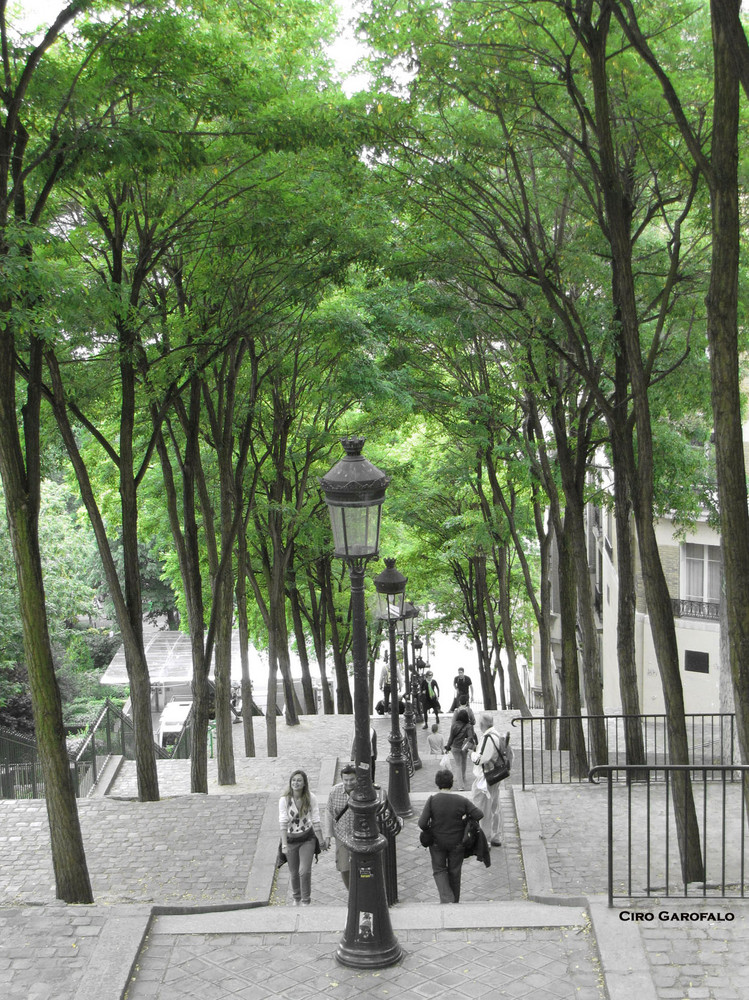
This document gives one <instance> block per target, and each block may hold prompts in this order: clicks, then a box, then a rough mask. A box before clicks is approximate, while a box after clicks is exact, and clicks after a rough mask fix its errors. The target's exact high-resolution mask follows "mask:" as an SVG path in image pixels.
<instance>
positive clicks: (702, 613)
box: [671, 598, 720, 622]
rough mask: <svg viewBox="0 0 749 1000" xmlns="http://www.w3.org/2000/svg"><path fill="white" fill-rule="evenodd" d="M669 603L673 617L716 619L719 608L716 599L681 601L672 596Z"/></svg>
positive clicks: (715, 620)
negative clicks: (671, 606)
mask: <svg viewBox="0 0 749 1000" xmlns="http://www.w3.org/2000/svg"><path fill="white" fill-rule="evenodd" d="M671 604H672V605H673V609H674V617H675V618H702V619H704V620H706V621H712V622H717V621H718V617H719V609H720V604H719V603H718V601H693V600H689V601H682V600H678V599H673V598H672V600H671Z"/></svg>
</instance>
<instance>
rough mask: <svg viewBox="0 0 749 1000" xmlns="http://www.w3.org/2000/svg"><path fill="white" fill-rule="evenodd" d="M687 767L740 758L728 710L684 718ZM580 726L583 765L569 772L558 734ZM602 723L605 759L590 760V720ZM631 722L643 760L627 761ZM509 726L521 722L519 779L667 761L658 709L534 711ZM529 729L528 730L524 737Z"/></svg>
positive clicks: (568, 776)
mask: <svg viewBox="0 0 749 1000" xmlns="http://www.w3.org/2000/svg"><path fill="white" fill-rule="evenodd" d="M685 722H686V728H687V739H688V743H689V750H690V758H691V759H690V761H689V763H690V764H691V765H695V766H702V765H711V766H717V765H723V764H726V765H732V764H734V763H735V762H736V761H738V759H739V750H738V742H737V733H736V716H735V714H734V713H732V712H703V713H690V714H689V715H686V716H685ZM572 723H574V724H580V725H582V727H583V733H584V737H585V745H586V750H585V753H586V762H587V767H586V768H585V769H584V770H581V771H580V772H579V773H573V770H572V768H571V767H570V761H569V750H568V749H563V748H562V747H560V745H559V744H560V739H559V733H560V730H561V729H563V728H564V726H565V724H567V725H570V724H572ZM593 723H602V724H603V726H604V728H605V735H606V745H607V749H608V755H609V760H608V761H597V760H594V759H593V753H592V750H591V746H590V744H591V741H590V738H589V737H590V729H591V724H593ZM633 723H634V724H636V725H638V726H639V729H640V733H641V735H642V741H643V749H644V752H645V760H644V761H637V760H629V759H627V742H626V732H627V728H628V727H629V726H630V725H632V724H633ZM512 725H513V726H515V727H517V726H518V725H519V726H520V758H521V780H522V786H523V788H525V787H526V785H527V784H532V785H535V784H559V783H573V782H578V783H580V782H585V781H587V779H588V769H589V768H590V767H594V766H596V765H598V764H602V763H608V762H611V763H614V764H631V765H633V766H636V765H640V766H645V765H648V764H650V765H657V764H668V763H669V759H668V758H669V753H670V748H669V739H668V727H667V716H666V715H665V714H662V713H651V714H640V715H564V716H549V715H542V716H541V715H534V716H516V717H515V718H513V719H512ZM547 727H549V728H550V729H551V731H552V733H553V734H554V739H553V740H552V746H551V747H546V746H545V742H546V741H545V735H546V731H547ZM528 730H530V733H529V735H528Z"/></svg>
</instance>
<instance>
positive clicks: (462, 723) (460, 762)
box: [445, 708, 476, 792]
mask: <svg viewBox="0 0 749 1000" xmlns="http://www.w3.org/2000/svg"><path fill="white" fill-rule="evenodd" d="M475 749H476V733H475V732H474V729H473V726H472V725H471V721H470V719H469V718H468V712H467V711H466V710H465V708H459V709H458V711H457V712H456V713H455V716H454V718H453V722H452V725H451V726H450V735H449V736H448V737H447V745H446V746H445V750H446V751H450V750H452V754H453V757H454V758H455V765H456V768H455V773H456V774H458V775H460V790H461V792H464V791H465V787H466V781H467V778H466V767H467V764H468V753H469V751H471V750H475Z"/></svg>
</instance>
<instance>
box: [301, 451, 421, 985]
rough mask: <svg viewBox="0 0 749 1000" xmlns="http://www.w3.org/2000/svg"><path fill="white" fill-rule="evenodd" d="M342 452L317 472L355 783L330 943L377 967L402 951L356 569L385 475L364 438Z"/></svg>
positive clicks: (365, 557) (341, 955)
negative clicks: (344, 661)
mask: <svg viewBox="0 0 749 1000" xmlns="http://www.w3.org/2000/svg"><path fill="white" fill-rule="evenodd" d="M341 444H342V445H343V450H344V451H345V452H346V454H345V455H344V457H343V458H342V459H341V460H340V462H338V463H337V464H336V465H334V466H333V468H332V469H331V470H330V472H328V473H327V475H325V476H323V477H322V479H321V480H320V488H321V489H322V491H323V495H324V498H325V503H326V504H327V506H328V512H329V514H330V524H331V527H332V529H333V541H334V544H335V549H334V554H335V556H336V557H337V558H339V559H342V560H343V561H344V562H345V563H346V565H347V566H348V571H349V578H350V580H351V617H352V657H353V664H354V731H355V743H356V787H355V788H354V790H353V791H352V792H351V795H350V796H349V808H350V809H351V814H352V826H353V832H352V839H351V841H350V843H347V844H346V846H347V847H348V848H349V850H350V852H351V875H350V880H349V897H348V915H347V918H346V930H345V931H344V934H343V938H342V939H341V943H340V944H339V945H338V949H337V951H336V958H337V959H338V961H339V962H340V963H341V965H346V966H350V967H353V968H356V969H383V968H386V967H387V966H389V965H394V964H395V963H396V962H397V961H399V960H400V958H401V956H402V949H401V946H400V945H399V944H398V941H397V939H396V937H395V935H394V934H393V928H392V925H391V923H390V911H389V910H388V906H387V896H386V891H385V874H384V871H383V866H382V855H383V851H384V850H385V847H386V845H387V840H386V838H385V837H384V836H383V835H382V834H381V833H380V831H379V828H378V824H377V807H378V800H377V793H376V792H375V789H374V785H373V784H372V777H371V773H370V759H371V756H372V745H371V741H370V736H369V731H370V718H369V691H368V685H367V633H366V620H365V609H364V571H365V567H366V565H367V563H368V562H369V560H370V559H374V558H376V556H377V554H378V550H379V545H380V514H381V511H382V504H383V501H384V499H385V490H386V489H387V485H388V483H389V482H390V479H389V478H388V476H386V475H385V473H384V472H381V471H380V469H378V468H376V467H375V466H374V465H372V463H371V462H368V461H367V459H365V458H364V457H363V455H362V453H361V452H362V447H363V445H364V438H344V439H343V440H342V441H341Z"/></svg>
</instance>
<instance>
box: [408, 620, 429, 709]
mask: <svg viewBox="0 0 749 1000" xmlns="http://www.w3.org/2000/svg"><path fill="white" fill-rule="evenodd" d="M423 648H424V643H423V642H422V641H421V639H420V638H419V637H418V635H416V636H414V638H413V642H412V643H411V650H412V652H413V655H414V662H413V674H412V678H411V692H412V697H413V700H414V702H415V705H416V708H415V711H414V718H415V720H416V722H421V721H422V716H421V678H422V677H423V676H424V670H425V669H426V663H424V661H423V660H422V658H421V651H422V649H423Z"/></svg>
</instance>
